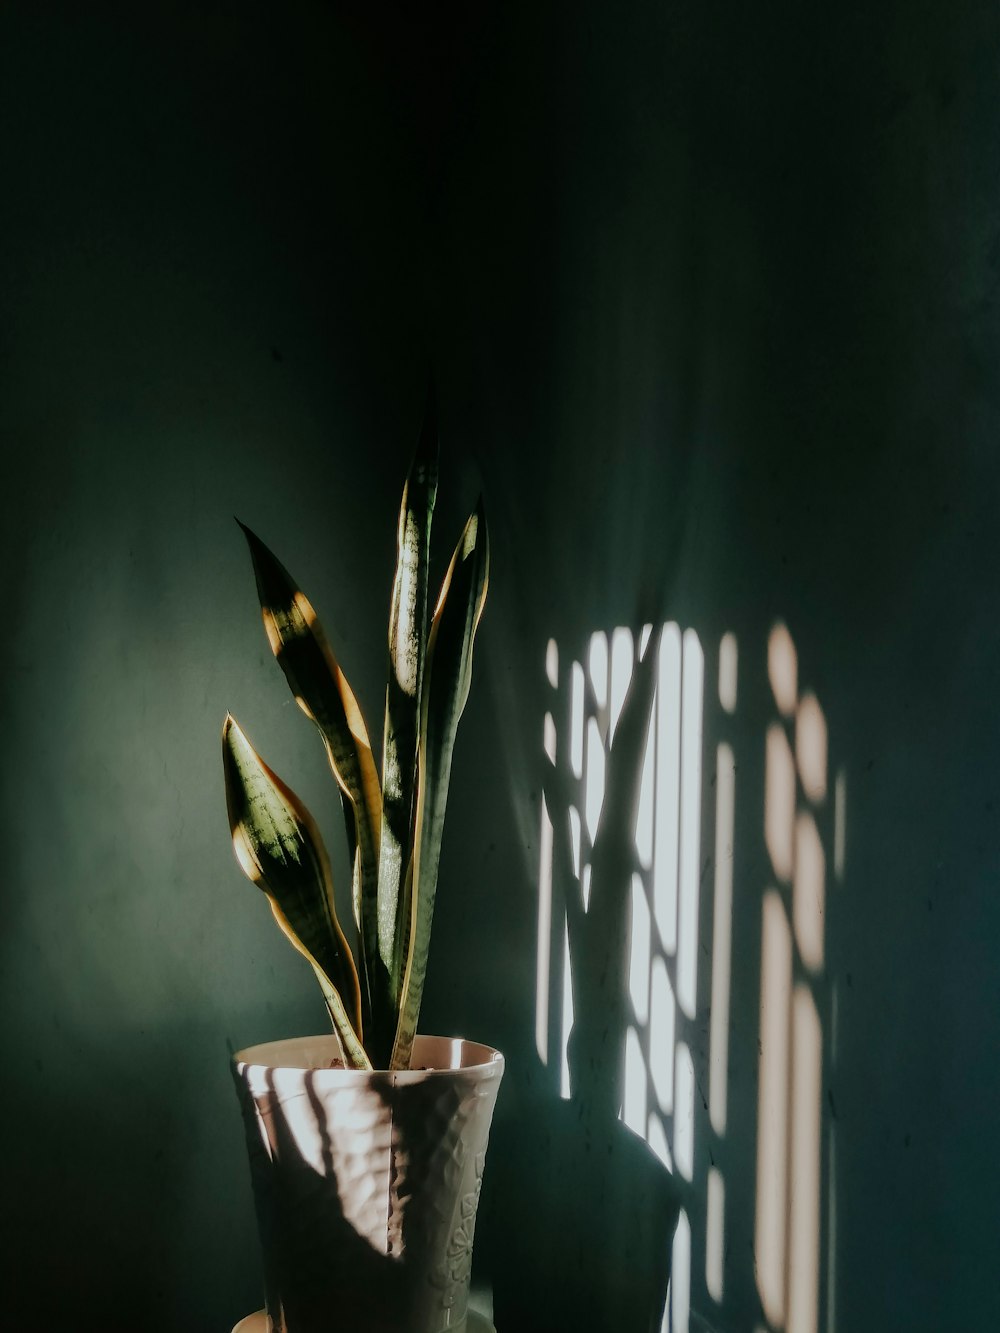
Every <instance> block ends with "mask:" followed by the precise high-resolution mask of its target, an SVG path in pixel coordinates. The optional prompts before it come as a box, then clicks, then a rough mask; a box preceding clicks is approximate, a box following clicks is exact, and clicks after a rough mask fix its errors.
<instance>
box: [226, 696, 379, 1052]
mask: <svg viewBox="0 0 1000 1333" xmlns="http://www.w3.org/2000/svg"><path fill="white" fill-rule="evenodd" d="M222 758H223V767H224V772H225V779H226V805H227V808H228V811H229V827H230V831H231V833H232V838H233V850H234V851H235V852H236V858H237V860H238V861H239V863H240V866H241V867H242V869H243V872H244V874H245V875H246V876H247V878H248V879H249V880H251V882H252V883H254V884H256V885H257V887H258V888H259V889H261V890H262V891H263V893H265V894H266V896H267V898H268V900H269V902H270V904H271V910H272V911H273V913H274V916H275V919H276V920H277V922H278V925H279V926H280V927H281V929H282V930H283V931H284V933H285V935H286V936H287V937H288V939H289V940H290V941H291V943H292V944H293V945H294V946H295V948H296V949H297V950H298V951H299V953H301V954H302V955H303V956H304V957H305V958H306V959H307V960H308V961H309V963H310V964H311V965H312V967H313V969H314V971H315V972H316V976H317V978H318V980H319V982H320V985H321V987H322V989H323V994H324V997H325V999H326V1002H327V1008H328V1009H329V1011H330V1017H331V1019H332V1021H333V1025H334V1029H335V1031H336V1033H337V1035H338V1037H339V1038H340V1042H341V1046H342V1047H343V1050H344V1058H345V1060H346V1061H347V1063H348V1064H350V1065H352V1066H353V1067H355V1068H359V1069H364V1068H370V1067H371V1065H370V1063H369V1061H368V1058H367V1056H366V1055H365V1051H364V1048H363V1046H362V1044H361V1039H362V1027H361V995H360V988H359V986H358V974H357V970H356V969H355V966H354V959H353V958H352V956H351V951H350V949H349V948H348V946H347V941H346V940H345V939H344V935H343V932H342V931H341V929H340V923H339V921H338V920H337V910H336V906H335V903H334V895H333V881H332V878H331V875H330V864H329V859H328V857H327V854H326V849H325V847H324V846H323V840H322V838H321V836H320V832H319V829H318V828H317V827H316V822H315V820H314V819H313V817H312V815H310V813H309V811H308V810H307V809H306V807H305V806H304V805H303V804H302V802H301V801H300V800H299V798H298V797H297V796H296V795H295V793H294V792H293V791H292V790H291V788H289V787H287V786H286V785H285V783H284V782H282V780H281V779H280V778H279V777H278V775H277V774H276V773H274V772H273V771H272V770H271V769H270V768H269V767H268V766H267V764H265V763H264V761H263V759H261V757H260V756H259V755H258V754H257V752H256V750H254V748H253V746H252V745H251V744H250V742H249V740H248V739H247V737H246V735H245V734H244V732H243V731H242V729H241V728H240V726H239V724H238V723H237V722H236V720H235V719H234V718H233V717H232V716H227V718H226V721H225V725H224V726H223V729H222Z"/></svg>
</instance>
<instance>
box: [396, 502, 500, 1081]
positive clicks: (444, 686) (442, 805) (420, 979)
mask: <svg viewBox="0 0 1000 1333" xmlns="http://www.w3.org/2000/svg"><path fill="white" fill-rule="evenodd" d="M488 584H489V536H488V533H487V529H486V515H485V512H484V509H483V505H482V501H480V502H479V504H478V505H477V506H476V510H475V512H474V513H473V514H472V516H471V517H470V518H469V521H468V523H467V524H466V525H465V530H464V531H463V533H462V537H461V539H460V541H459V543H458V546H457V548H456V550H455V554H454V555H453V556H452V559H451V564H450V565H449V567H448V572H447V574H446V575H445V579H444V584H443V586H442V589H441V595H440V597H439V598H438V603H437V607H436V609H435V612H434V618H433V621H432V623H431V630H430V635H429V637H428V643H427V662H426V666H425V670H424V686H423V691H422V700H421V727H420V743H419V749H418V774H417V816H416V834H415V838H414V848H413V867H414V869H413V876H412V887H411V891H410V902H409V904H408V907H409V912H408V919H409V939H408V943H407V952H406V966H405V972H404V977H403V993H402V1004H401V1008H400V1015H399V1025H398V1028H397V1031H396V1040H395V1044H394V1046H393V1053H392V1062H391V1068H393V1069H405V1068H407V1067H408V1065H409V1062H410V1051H411V1048H412V1044H413V1038H414V1036H415V1035H416V1030H417V1018H418V1015H419V1012H420V1001H421V998H422V996H423V988H424V978H425V975H426V971H427V953H428V948H429V945H430V931H431V921H432V918H433V914H434V897H435V892H436V889H437V875H438V866H439V864H440V860H441V835H442V832H443V830H444V818H445V811H446V808H447V801H448V782H449V779H450V777H451V763H452V755H453V752H454V747H455V734H456V731H457V729H458V722H459V718H460V717H461V715H462V710H463V709H464V708H465V703H466V700H467V699H468V697H469V686H470V684H471V681H472V649H473V643H474V640H475V634H476V628H477V626H478V625H479V619H480V617H481V615H482V612H483V605H484V603H485V600H486V590H487V587H488ZM400 917H401V920H402V919H403V914H402V913H400ZM399 938H400V936H399V933H397V944H398V943H399Z"/></svg>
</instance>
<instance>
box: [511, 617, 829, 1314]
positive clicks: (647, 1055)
mask: <svg viewBox="0 0 1000 1333" xmlns="http://www.w3.org/2000/svg"><path fill="white" fill-rule="evenodd" d="M652 632H654V631H652V629H651V627H649V626H646V627H644V629H643V631H642V634H641V636H640V641H641V639H643V638H645V637H647V636H648V635H649V634H650V633H652ZM655 632H656V633H657V634H658V635H659V660H658V667H657V678H656V688H655V694H654V701H653V709H652V715H651V719H650V727H649V734H648V737H647V740H646V745H645V749H644V751H643V754H642V775H641V782H640V791H639V801H638V808H637V812H636V821H635V826H634V829H633V830H632V834H633V840H634V851H635V861H634V866H633V869H632V874H631V878H630V890H629V892H630V917H629V935H630V939H629V952H628V958H627V960H625V962H626V970H625V973H624V984H625V985H626V986H627V1005H628V1026H627V1035H626V1038H625V1049H624V1052H623V1068H624V1095H623V1105H622V1109H621V1116H622V1119H623V1121H624V1123H625V1124H627V1125H628V1126H629V1127H630V1128H631V1129H632V1130H633V1131H634V1132H635V1133H637V1134H638V1135H640V1136H642V1137H644V1138H645V1139H646V1141H647V1143H648V1144H649V1146H650V1148H651V1149H652V1151H653V1152H654V1153H655V1154H656V1156H657V1157H659V1159H660V1160H661V1161H662V1162H663V1163H664V1164H665V1165H666V1166H667V1167H668V1168H669V1169H670V1170H672V1171H675V1172H676V1174H677V1176H678V1177H679V1178H681V1179H683V1180H684V1181H686V1182H688V1187H689V1190H690V1196H689V1197H690V1199H691V1200H692V1205H691V1206H690V1207H688V1208H687V1209H686V1211H685V1212H684V1213H683V1214H682V1218H681V1223H680V1226H679V1227H678V1231H677V1233H676V1237H675V1242H674V1248H673V1258H672V1279H671V1289H670V1298H669V1304H668V1312H667V1316H666V1318H665V1321H664V1333H667V1330H669V1333H686V1330H687V1329H688V1328H689V1325H690V1326H694V1325H696V1324H697V1323H698V1320H697V1319H695V1318H694V1316H693V1312H692V1301H694V1302H695V1305H694V1308H695V1309H696V1310H698V1311H699V1313H700V1311H701V1308H702V1304H703V1303H704V1302H710V1303H712V1304H714V1307H716V1308H715V1313H714V1314H713V1313H712V1310H711V1309H708V1310H706V1314H707V1315H708V1322H709V1323H713V1322H714V1321H715V1320H716V1318H717V1319H718V1322H719V1324H720V1327H726V1326H727V1321H728V1319H729V1313H728V1312H727V1310H726V1308H725V1300H726V1292H727V1288H728V1287H730V1286H731V1287H732V1288H733V1289H734V1290H735V1289H738V1286H739V1284H738V1283H727V1280H726V1272H727V1263H728V1254H729V1245H728V1244H727V1229H728V1228H730V1227H740V1226H743V1227H746V1228H748V1229H749V1228H752V1229H753V1234H754V1265H755V1271H756V1281H757V1287H758V1295H759V1297H760V1309H761V1310H762V1312H763V1315H764V1319H765V1325H761V1326H760V1333H819V1322H818V1320H819V1309H820V1302H821V1301H822V1300H823V1299H824V1296H825V1300H826V1307H825V1308H826V1313H827V1323H826V1325H825V1327H824V1333H833V1323H832V1310H833V1291H832V1283H833V1269H832V1257H830V1258H829V1259H828V1262H827V1264H826V1265H824V1264H823V1263H821V1254H822V1253H823V1251H822V1249H821V1247H822V1243H823V1240H824V1235H823V1233H824V1232H825V1233H826V1234H827V1235H828V1236H832V1235H833V1234H834V1229H835V1224H836V1214H835V1207H834V1205H835V1200H834V1198H833V1194H832V1186H831V1191H830V1194H829V1195H827V1196H824V1190H825V1188H826V1185H825V1181H826V1180H827V1179H828V1178H829V1177H830V1174H831V1172H832V1165H831V1163H832V1160H833V1143H832V1137H829V1136H827V1137H824V1134H825V1133H826V1129H827V1127H826V1125H825V1122H824V1117H823V1096H822V1094H823V1071H824V1063H825V1060H826V1051H827V1049H828V1046H827V1045H826V1044H825V1043H826V1042H827V1037H826V1034H825V1032H824V1022H825V1019H824V1017H823V1015H824V1014H825V1013H826V1009H825V1007H824V1005H825V1003H826V1001H825V999H823V1000H822V1001H821V998H820V997H823V996H825V995H826V991H824V989H823V988H824V987H825V986H826V985H827V982H826V976H825V969H826V965H827V964H826V907H827V894H828V892H829V891H830V883H832V882H839V880H840V879H841V878H842V875H843V864H844V849H845V809H846V797H845V783H844V778H843V773H842V772H838V773H837V775H836V777H834V778H832V779H830V778H828V765H829V754H828V750H829V738H828V735H827V726H826V719H825V716H824V714H823V710H822V708H821V706H820V703H819V701H818V699H817V698H816V696H815V695H814V694H812V693H811V692H808V691H807V692H804V693H802V694H801V695H800V693H799V660H798V653H797V650H796V647H795V644H794V642H793V640H792V636H791V633H790V632H789V630H788V627H787V626H786V625H784V624H781V623H779V624H776V625H775V626H774V628H773V630H772V632H771V634H770V636H769V638H768V640H767V644H766V652H759V653H758V655H757V658H756V661H757V663H758V667H757V672H758V674H757V677H756V683H757V686H758V689H759V690H760V689H761V688H762V689H763V691H764V692H765V694H766V697H767V698H768V699H770V700H772V701H773V707H774V712H775V714H776V716H775V717H774V718H773V721H772V722H771V724H770V725H769V726H767V727H766V728H765V729H764V731H763V732H762V733H758V734H759V744H760V750H759V751H758V754H759V755H760V757H761V760H762V765H761V767H760V769H759V773H760V778H761V785H762V789H763V808H762V809H761V810H760V812H759V815H758V816H756V817H755V819H756V829H757V831H758V832H757V837H758V838H759V839H760V847H761V852H762V853H766V855H767V857H768V859H769V861H770V866H771V877H770V882H769V883H768V884H767V885H764V886H748V885H745V884H744V885H742V886H740V885H738V884H734V860H735V856H734V854H735V847H734V840H735V838H736V830H737V823H736V798H737V771H738V768H739V765H738V762H737V759H738V750H737V748H736V743H735V740H734V737H735V735H736V733H735V732H734V730H733V728H734V723H733V718H734V717H735V712H736V707H737V699H738V697H753V688H752V686H753V684H754V682H753V681H751V682H749V684H748V683H746V682H739V681H738V679H737V666H738V665H739V666H740V669H741V672H743V674H745V668H744V667H743V665H742V663H743V661H744V660H745V658H744V659H741V657H740V655H739V652H738V645H737V640H736V637H735V635H733V634H732V633H726V634H724V635H722V636H721V638H720V640H719V641H718V642H717V644H716V646H715V650H714V654H713V653H711V652H710V653H709V655H708V656H709V661H708V662H706V652H705V649H704V648H703V645H702V642H701V640H700V639H699V637H698V635H697V634H696V633H695V632H694V631H693V630H691V629H687V630H683V631H682V629H681V627H680V626H678V625H677V624H675V623H669V624H667V625H664V626H662V628H660V629H658V630H656V631H655ZM635 642H636V639H635V636H634V635H633V634H632V633H631V632H630V631H629V630H627V629H624V628H621V627H619V628H616V629H614V630H612V631H610V632H608V633H605V632H603V631H599V632H597V633H595V634H593V635H591V636H589V638H588V639H587V640H586V641H585V643H584V644H583V645H582V651H579V652H578V653H577V654H576V655H575V660H572V659H571V657H570V655H569V654H560V653H559V651H558V649H557V648H556V645H555V644H554V643H553V642H550V644H549V646H548V650H547V653H546V663H545V668H546V678H547V680H548V683H549V686H550V688H551V690H552V695H551V698H550V707H549V709H548V712H547V714H546V716H545V718H544V726H543V750H544V753H545V756H546V759H547V761H548V762H549V764H550V765H551V767H552V768H553V770H556V773H557V777H555V778H554V780H553V782H552V785H551V793H550V788H549V786H548V785H546V787H545V800H544V801H543V802H542V803H541V805H542V809H541V821H542V823H541V834H540V842H541V852H540V859H541V862H542V864H541V865H540V867H539V904H538V955H539V962H538V972H537V1003H536V1047H537V1049H538V1053H539V1057H540V1059H541V1060H542V1061H543V1063H550V1064H552V1065H553V1066H554V1068H553V1074H554V1075H556V1074H557V1076H558V1083H559V1087H560V1090H561V1093H562V1095H563V1096H564V1097H565V1096H568V1095H569V1090H570V1089H569V1072H568V1067H567V1061H566V1043H567V1039H568V1036H569V1032H570V1029H571V1027H572V1018H573V999H572V987H571V980H570V955H569V945H568V936H567V931H566V916H565V892H566V889H565V887H563V886H561V884H560V882H559V879H558V877H554V876H553V871H552V865H553V860H554V861H555V864H556V865H558V866H561V867H562V869H561V870H560V872H559V873H560V874H561V875H569V876H571V877H572V881H576V883H577V884H578V885H579V890H580V891H581V896H582V898H583V900H584V903H585V905H589V896H590V860H591V855H592V847H593V840H594V838H595V836H596V833H597V829H598V825H599V821H600V816H601V809H602V805H603V801H604V797H605V785H606V777H607V755H608V751H609V748H610V745H611V743H612V738H613V735H614V729H615V726H616V724H617V721H618V718H619V716H620V713H621V708H622V704H623V702H624V699H625V695H626V693H627V689H628V685H629V682H630V680H631V676H632V673H633V670H634V666H635V659H636V650H635ZM763 647H764V645H763V644H761V648H762V649H763ZM564 655H565V658H566V660H565V661H561V657H562V656H564ZM709 670H710V672H711V674H709V675H708V679H709V680H710V681H711V682H712V683H713V684H715V683H716V682H717V689H716V688H713V689H711V690H709V691H708V693H707V695H706V690H705V681H706V673H707V672H709ZM757 697H758V698H762V697H765V696H764V695H761V694H760V693H758V695H757ZM550 720H552V725H551V726H550ZM706 725H710V726H711V731H710V733H709V734H710V737H711V746H712V748H711V750H710V751H709V755H708V756H707V763H706V765H705V767H706V772H705V773H704V775H703V771H702V770H703V729H704V727H705V726H706ZM566 735H568V744H565V743H563V740H562V738H563V737H564V736H566ZM744 757H745V756H744ZM740 788H741V791H742V790H743V785H742V780H741V783H740ZM758 790H760V788H758ZM556 792H558V793H559V800H561V801H562V808H561V810H560V809H557V808H556V804H554V800H555V793H556ZM550 797H551V799H550ZM713 821H714V822H713ZM750 822H751V823H752V822H754V821H750ZM703 823H704V825H705V828H704V830H703V828H702V825H703ZM560 838H562V839H563V842H562V843H560V841H559V840H560ZM706 847H708V848H711V850H712V855H711V856H709V855H706V852H705V848H706ZM559 848H564V850H562V851H559V850H558V849H559ZM752 850H753V849H751V851H752ZM546 863H547V865H548V869H547V870H546V869H545V865H546ZM752 863H753V861H752V857H751V859H750V861H749V862H748V864H752ZM828 875H829V876H831V880H830V882H828ZM748 891H749V892H750V893H751V894H753V895H756V894H759V895H760V896H759V898H756V897H754V898H751V899H750V900H749V903H748V899H747V897H746V894H747V892H748ZM703 895H704V896H703ZM734 897H738V898H739V899H740V902H741V903H742V904H744V906H743V909H742V910H743V911H747V910H751V911H752V912H753V913H754V915H756V913H757V912H758V911H759V916H758V917H757V921H758V923H759V931H760V935H759V940H760V948H761V971H760V1026H759V1030H758V1032H757V1034H756V1037H757V1038H758V1041H759V1057H758V1060H759V1069H758V1076H759V1083H758V1093H757V1096H758V1106H757V1141H756V1160H755V1161H753V1162H747V1163H746V1164H745V1166H746V1168H747V1169H748V1170H749V1172H750V1174H751V1175H752V1176H753V1177H754V1179H755V1192H754V1195H753V1198H752V1200H751V1198H750V1197H749V1192H748V1193H747V1195H746V1196H741V1194H740V1192H739V1190H738V1189H737V1187H736V1183H735V1178H732V1179H730V1178H729V1177H728V1175H727V1173H728V1172H729V1171H730V1169H731V1168H730V1164H731V1162H732V1159H731V1157H730V1156H729V1155H728V1154H730V1153H731V1152H732V1145H731V1144H730V1143H729V1140H728V1138H727V1135H728V1132H729V1128H730V1125H731V1124H735V1123H736V1119H737V1116H736V1110H735V1108H734V1107H731V1106H730V1104H729V1102H730V1096H731V1089H730V1087H729V1059H730V1049H729V1048H730V1040H731V1037H730V1007H731V998H732V992H733V985H734V981H733V967H734V960H733V952H734V947H735V945H734V935H733V909H734ZM703 918H704V927H703V925H702V919H703ZM744 967H745V960H744ZM700 973H704V975H703V976H700V975H699V974H700ZM748 1039H749V1033H748V1032H746V1031H744V1032H743V1033H742V1035H741V1040H742V1041H747V1040H748ZM703 1079H704V1080H705V1086H704V1090H703V1088H702V1084H701V1080H703ZM830 1130H831V1131H832V1125H831V1126H830ZM737 1169H740V1170H742V1169H743V1168H739V1167H738V1168H737ZM734 1191H735V1192H734ZM744 1197H745V1203H744V1204H743V1206H744V1207H745V1209H746V1210H747V1211H748V1212H749V1216H747V1217H745V1218H743V1219H742V1220H741V1219H739V1218H735V1219H734V1218H732V1217H731V1216H730V1214H731V1212H732V1209H733V1208H734V1207H736V1206H737V1205H738V1204H739V1203H740V1201H741V1199H743V1198H744ZM824 1197H825V1202H826V1208H825V1210H824V1208H823V1206H822V1205H823V1203H824ZM821 1277H822V1285H823V1287H824V1289H825V1288H829V1290H823V1291H821V1290H820V1287H821ZM747 1280H749V1281H752V1280H753V1279H752V1278H750V1277H749V1275H748V1278H747Z"/></svg>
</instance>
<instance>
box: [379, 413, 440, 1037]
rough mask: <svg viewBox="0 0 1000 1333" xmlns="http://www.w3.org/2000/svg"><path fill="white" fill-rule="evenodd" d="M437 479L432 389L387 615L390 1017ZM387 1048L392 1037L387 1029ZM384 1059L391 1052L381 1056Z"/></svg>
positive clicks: (385, 873)
mask: <svg viewBox="0 0 1000 1333" xmlns="http://www.w3.org/2000/svg"><path fill="white" fill-rule="evenodd" d="M437 481H438V440H437V413H436V410H435V403H434V391H433V387H432V388H431V389H430V390H429V391H428V397H427V410H426V412H425V415H424V424H423V428H422V430H421V434H420V442H419V444H418V446H417V451H416V453H415V455H414V458H413V462H412V465H411V467H410V472H409V475H408V477H407V479H406V485H405V486H404V488H403V499H402V503H401V505H400V509H399V527H398V533H397V561H396V575H395V579H394V580H393V586H392V608H391V611H390V616H389V673H388V685H387V687H386V696H385V730H384V739H383V748H382V830H381V839H382V840H381V846H380V849H379V872H378V943H379V953H380V955H381V958H382V961H383V963H384V964H385V966H386V967H387V969H388V971H389V994H390V997H391V1000H392V1004H393V1010H392V1016H393V1018H395V1014H396V1012H398V1008H399V1000H400V994H401V991H402V985H403V978H402V968H401V966H400V962H399V959H398V958H397V957H395V956H394V955H395V948H396V924H397V917H398V912H399V905H400V896H401V894H402V893H403V890H404V884H405V879H406V874H407V866H408V864H409V861H410V854H411V851H412V840H413V814H414V811H413V795H414V785H415V780H416V763H417V735H418V728H419V723H420V696H421V687H422V685H423V675H424V658H425V653H426V647H427V572H428V553H429V549H430V535H431V519H432V517H433V514H434V500H435V497H436V494H437ZM387 1036H388V1043H389V1046H390V1048H391V1043H392V1039H393V1036H394V1033H393V1032H392V1031H389V1032H388V1034H387ZM385 1054H386V1056H388V1055H389V1050H386V1052H385Z"/></svg>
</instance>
